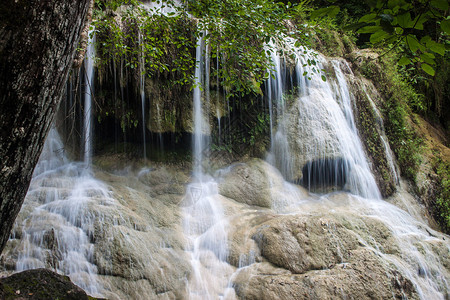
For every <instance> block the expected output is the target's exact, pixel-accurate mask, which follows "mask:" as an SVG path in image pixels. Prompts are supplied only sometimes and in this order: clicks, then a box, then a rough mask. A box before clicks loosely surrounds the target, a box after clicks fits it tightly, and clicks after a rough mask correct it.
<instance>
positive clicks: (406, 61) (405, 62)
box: [398, 57, 411, 66]
mask: <svg viewBox="0 0 450 300" xmlns="http://www.w3.org/2000/svg"><path fill="white" fill-rule="evenodd" d="M410 63H411V60H410V59H409V58H407V57H402V58H400V60H399V61H398V65H399V66H406V65H409V64H410Z"/></svg>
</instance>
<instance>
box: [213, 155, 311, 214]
mask: <svg viewBox="0 0 450 300" xmlns="http://www.w3.org/2000/svg"><path fill="white" fill-rule="evenodd" d="M219 193H220V194H221V195H223V196H225V197H227V198H230V199H233V200H235V201H237V202H240V203H245V204H248V205H254V206H260V207H266V208H273V209H275V210H277V209H278V208H281V207H286V206H288V205H289V204H291V203H293V202H295V201H296V200H298V199H301V198H307V192H306V191H304V190H303V189H300V188H299V187H293V186H292V185H289V184H288V183H287V182H285V181H284V179H283V176H282V175H281V174H280V172H279V171H278V170H277V169H276V168H275V167H273V166H272V165H270V164H269V163H267V162H266V161H263V160H261V159H256V158H255V159H251V160H249V161H248V162H246V163H239V164H235V165H232V166H231V167H230V170H229V171H228V172H226V173H225V174H224V175H223V176H222V177H221V180H220V181H219Z"/></svg>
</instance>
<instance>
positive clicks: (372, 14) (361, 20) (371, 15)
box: [358, 13, 377, 23]
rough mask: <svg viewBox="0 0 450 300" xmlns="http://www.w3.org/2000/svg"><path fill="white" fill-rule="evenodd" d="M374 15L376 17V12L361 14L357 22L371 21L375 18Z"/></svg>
mask: <svg viewBox="0 0 450 300" xmlns="http://www.w3.org/2000/svg"><path fill="white" fill-rule="evenodd" d="M376 17H377V14H376V13H371V14H368V15H365V16H362V17H361V18H360V19H359V21H358V22H359V23H365V22H369V21H372V20H373V19H375V18H376Z"/></svg>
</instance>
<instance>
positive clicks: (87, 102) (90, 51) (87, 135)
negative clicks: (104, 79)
mask: <svg viewBox="0 0 450 300" xmlns="http://www.w3.org/2000/svg"><path fill="white" fill-rule="evenodd" d="M94 62H95V35H94V33H93V30H91V31H90V32H89V41H88V46H87V51H86V59H85V60H84V68H85V70H86V74H85V83H84V85H85V93H84V122H83V126H84V127H83V141H84V162H85V163H86V164H87V165H91V163H92V116H93V114H92V98H93V95H94Z"/></svg>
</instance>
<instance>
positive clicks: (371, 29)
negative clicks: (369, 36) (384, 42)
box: [358, 26, 383, 33]
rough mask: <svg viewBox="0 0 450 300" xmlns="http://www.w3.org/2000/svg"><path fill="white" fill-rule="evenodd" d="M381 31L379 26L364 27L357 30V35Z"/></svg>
mask: <svg viewBox="0 0 450 300" xmlns="http://www.w3.org/2000/svg"><path fill="white" fill-rule="evenodd" d="M379 30H383V29H382V28H381V26H365V27H363V28H361V29H359V30H358V33H374V32H377V31H379Z"/></svg>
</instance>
